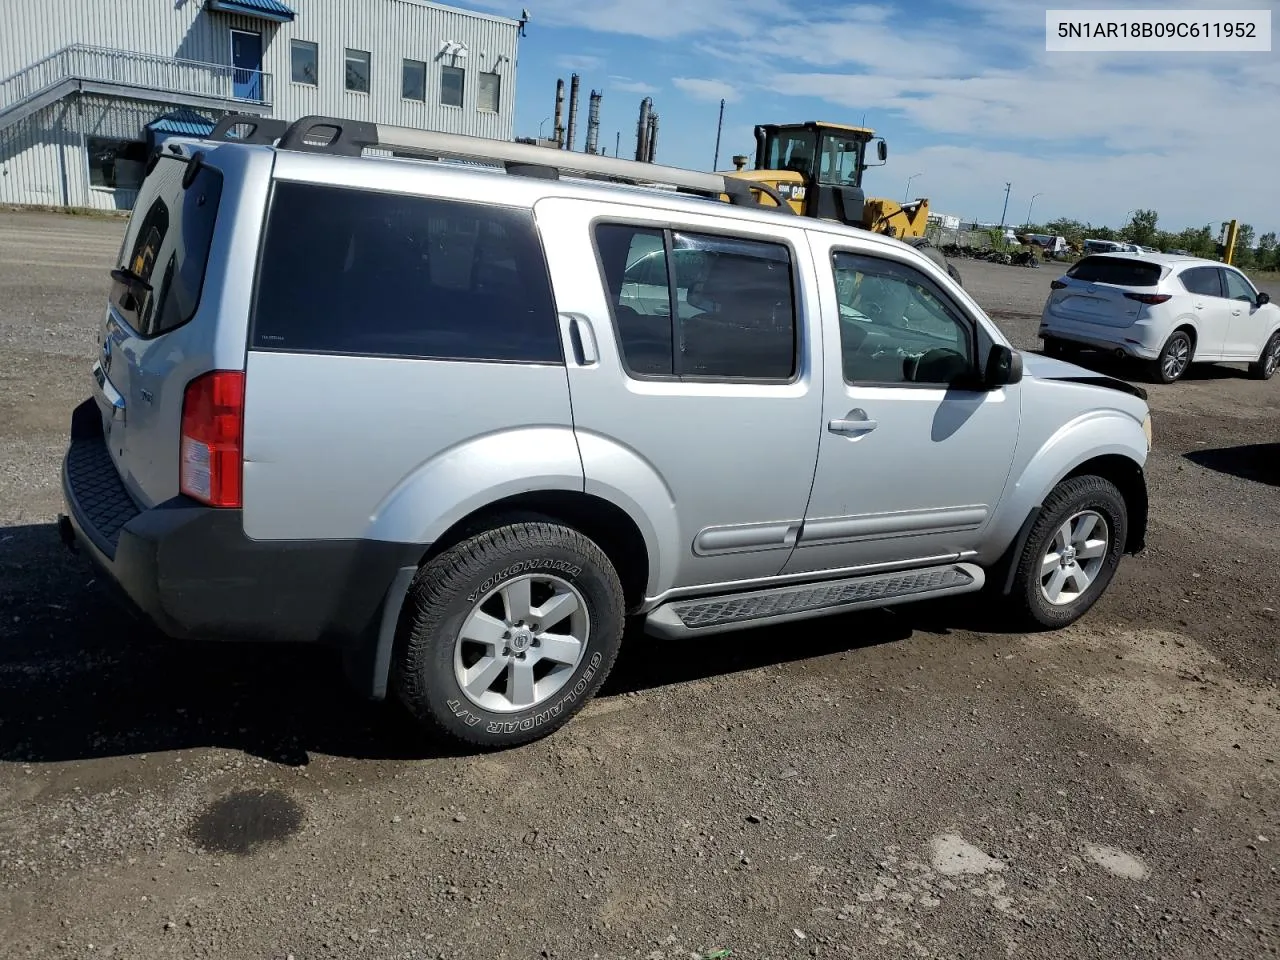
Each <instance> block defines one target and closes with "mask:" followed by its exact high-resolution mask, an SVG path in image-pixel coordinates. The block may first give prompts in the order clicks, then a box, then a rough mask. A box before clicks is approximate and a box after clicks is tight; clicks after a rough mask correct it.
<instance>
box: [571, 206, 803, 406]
mask: <svg viewBox="0 0 1280 960" xmlns="http://www.w3.org/2000/svg"><path fill="white" fill-rule="evenodd" d="M595 237H596V247H597V249H598V251H599V253H600V259H601V263H602V266H603V268H604V275H605V282H606V286H607V289H608V292H609V300H610V309H611V311H612V313H613V317H614V322H615V325H616V327H617V330H618V337H619V342H620V344H621V349H622V354H623V360H624V362H625V364H626V367H627V369H628V370H629V371H630V372H631V373H633V374H637V375H642V376H662V377H677V378H690V379H705V378H715V379H746V380H783V381H785V380H789V379H790V378H791V377H792V376H793V374H794V372H795V369H796V353H797V351H796V309H795V291H794V286H793V277H792V266H791V252H790V249H789V248H788V247H786V246H785V245H783V244H778V243H766V242H763V241H758V240H747V239H743V238H730V237H722V236H713V235H710V234H699V233H693V232H689V231H682V230H670V231H665V232H664V231H663V230H659V229H654V228H647V227H633V226H624V225H620V224H601V225H599V226H597V227H596V231H595ZM668 247H669V248H670V256H668V254H667V249H668Z"/></svg>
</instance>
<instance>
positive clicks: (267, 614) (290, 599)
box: [59, 400, 423, 658]
mask: <svg viewBox="0 0 1280 960" xmlns="http://www.w3.org/2000/svg"><path fill="white" fill-rule="evenodd" d="M62 491H63V499H64V500H65V502H66V507H67V514H66V516H65V518H61V519H60V522H59V526H60V528H61V531H62V535H63V539H64V540H66V541H68V543H69V545H72V544H74V545H76V546H78V547H79V548H80V549H82V550H83V551H84V552H85V553H86V554H87V555H88V556H89V558H90V559H91V560H92V561H93V563H94V564H95V565H96V566H97V567H98V568H99V570H100V571H101V572H102V574H103V575H104V576H105V577H106V578H107V579H108V580H109V581H110V583H111V584H112V585H113V586H115V587H117V588H118V590H119V592H120V593H122V594H123V595H124V597H126V598H127V600H128V601H129V604H130V605H131V606H133V607H134V608H136V610H137V611H138V612H140V613H141V614H142V615H143V616H144V617H145V618H146V619H148V620H150V621H151V622H152V623H154V624H155V625H156V626H157V627H158V628H159V629H160V630H162V631H163V632H164V633H167V634H169V635H170V636H173V637H178V638H193V639H194V638H199V639H228V640H231V639H234V640H271V641H294V642H313V643H327V644H333V645H335V646H339V647H342V648H344V649H345V650H346V651H347V652H348V653H354V654H358V655H360V656H361V657H362V658H363V657H367V656H372V655H373V653H374V650H373V647H375V646H376V645H377V644H378V643H379V634H380V631H381V630H382V629H383V628H384V627H386V625H387V624H386V623H385V622H384V621H386V620H387V619H388V618H387V617H384V616H383V610H384V608H386V607H388V605H389V604H391V603H394V609H393V610H392V614H391V616H390V618H389V619H390V620H391V629H392V631H394V619H395V615H396V614H398V611H399V607H400V601H401V599H402V598H403V586H401V587H400V588H399V595H398V596H396V595H395V594H396V585H397V584H402V583H404V584H405V585H407V579H406V578H405V577H404V575H403V571H405V570H412V569H416V565H417V562H418V560H419V558H420V557H421V555H422V552H423V548H422V547H419V546H417V545H415V544H400V543H388V542H385V541H375V540H291V541H272V540H252V539H250V538H249V537H247V536H246V535H245V533H244V526H243V521H242V518H241V512H240V511H239V510H227V509H215V508H212V507H206V506H204V505H202V504H199V503H197V502H196V501H194V500H191V499H189V498H187V497H183V496H178V497H174V498H172V499H171V500H167V501H165V502H164V503H160V504H157V505H156V506H154V507H152V508H150V509H143V508H141V507H140V506H139V505H138V504H137V503H136V502H135V501H134V500H133V498H132V497H131V496H130V494H129V492H128V490H127V489H126V488H125V486H124V484H123V482H122V481H121V480H120V476H119V474H118V472H117V471H116V468H115V465H114V463H113V462H112V460H111V455H110V453H109V451H108V450H107V448H106V443H105V441H104V437H103V432H102V420H101V414H100V413H99V411H98V407H97V405H96V403H94V401H92V400H88V401H86V402H85V403H83V404H81V405H80V406H79V407H78V408H76V410H75V412H74V413H73V414H72V420H71V442H70V445H69V447H68V450H67V454H66V456H65V457H64V459H63V466H62Z"/></svg>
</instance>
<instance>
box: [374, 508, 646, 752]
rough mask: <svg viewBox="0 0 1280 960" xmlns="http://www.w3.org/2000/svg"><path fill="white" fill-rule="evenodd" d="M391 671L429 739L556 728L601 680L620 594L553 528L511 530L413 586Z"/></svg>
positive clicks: (591, 551) (454, 556)
mask: <svg viewBox="0 0 1280 960" xmlns="http://www.w3.org/2000/svg"><path fill="white" fill-rule="evenodd" d="M406 605H407V609H406V613H407V614H408V617H407V620H408V629H407V631H406V634H405V636H404V637H403V640H402V643H401V644H400V645H399V649H398V653H397V658H396V662H395V687H396V694H397V697H398V699H399V700H400V702H401V703H403V704H404V706H405V707H406V708H407V709H408V710H409V712H410V713H411V714H412V715H413V716H414V717H415V718H417V720H418V721H419V722H421V723H422V725H423V726H424V727H426V728H427V729H428V730H429V731H430V732H432V733H434V734H437V735H440V734H442V735H444V736H445V737H447V738H449V739H452V740H455V741H460V742H462V743H465V744H469V745H472V746H479V747H485V748H503V747H512V746H516V745H518V744H522V743H528V742H530V741H532V740H537V739H540V738H541V737H545V736H547V735H548V734H550V733H552V732H554V731H555V730H557V729H559V728H560V727H561V726H563V725H564V724H565V723H566V722H568V720H569V719H570V718H571V717H572V716H573V715H574V714H575V713H577V712H578V711H579V710H580V709H582V707H583V706H584V705H585V704H586V702H587V701H588V700H590V699H591V698H592V697H593V696H594V695H595V693H596V691H597V690H599V688H600V685H601V684H602V683H604V680H605V677H607V676H608V674H609V671H610V669H612V667H613V663H614V660H615V659H616V657H617V654H618V648H619V646H620V644H621V641H622V632H623V616H624V603H623V594H622V585H621V583H620V582H619V579H618V574H617V572H616V571H615V570H614V568H613V565H612V564H611V563H610V562H609V559H608V557H607V556H605V554H604V552H603V551H602V550H601V549H600V548H599V547H598V546H596V544H595V543H593V542H592V541H591V540H589V539H587V538H586V537H584V536H583V535H582V534H580V533H578V532H577V531H576V530H573V529H570V528H568V527H564V526H561V525H559V524H555V523H541V522H529V523H510V524H507V525H504V526H500V527H497V528H495V529H492V530H489V531H487V532H485V533H481V534H478V535H476V536H474V537H471V538H470V539H468V540H465V541H463V542H462V543H460V544H458V545H457V546H454V547H452V548H451V549H449V550H446V551H445V552H444V553H442V554H440V556H438V557H436V558H435V559H433V560H432V561H431V562H429V563H428V564H426V565H425V566H424V567H423V568H422V569H421V570H420V571H419V572H418V574H417V576H416V577H415V578H414V581H413V584H412V586H411V587H410V589H409V595H408V598H407V599H406Z"/></svg>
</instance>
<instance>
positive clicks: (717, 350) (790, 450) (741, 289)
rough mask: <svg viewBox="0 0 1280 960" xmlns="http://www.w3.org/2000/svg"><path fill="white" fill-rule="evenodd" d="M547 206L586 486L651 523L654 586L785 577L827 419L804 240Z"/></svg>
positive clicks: (753, 228)
mask: <svg viewBox="0 0 1280 960" xmlns="http://www.w3.org/2000/svg"><path fill="white" fill-rule="evenodd" d="M534 213H535V216H536V217H537V220H538V227H539V230H540V231H541V233H542V237H543V246H544V248H545V250H546V253H547V262H548V264H549V266H550V270H551V278H552V282H553V284H554V287H555V296H556V303H557V309H558V310H559V311H560V316H561V320H562V323H564V324H565V327H566V331H567V345H566V352H567V353H568V376H569V391H570V396H571V399H572V403H573V422H574V430H575V433H576V434H577V437H578V445H579V449H580V450H581V453H582V463H583V469H584V472H585V474H586V490H587V492H588V493H597V494H600V495H601V496H603V497H605V498H607V499H610V500H612V501H613V502H615V503H625V502H628V501H630V502H631V503H634V504H635V505H636V508H637V509H636V510H635V511H634V513H635V514H636V515H639V516H641V517H643V518H645V521H646V522H651V523H652V524H653V525H654V529H652V530H651V531H649V534H650V535H651V536H652V537H653V539H654V540H655V541H656V542H655V543H653V544H651V552H654V551H655V550H656V552H657V554H658V556H657V561H658V563H659V565H660V567H661V569H657V570H651V578H650V580H651V585H652V586H653V589H654V590H655V591H656V592H658V593H661V592H663V591H666V590H669V589H672V588H676V589H679V588H688V587H694V586H699V587H704V588H705V587H708V586H710V585H713V584H728V583H741V582H742V581H749V580H754V579H759V578H764V577H770V576H774V575H776V574H777V573H778V572H779V571H780V570H781V569H782V566H783V565H784V564H785V563H786V560H787V557H788V556H789V555H790V553H791V550H792V548H793V546H794V544H795V539H796V536H797V535H798V533H799V530H800V525H801V522H802V520H803V518H804V508H805V502H806V500H807V499H808V496H809V486H810V484H811V483H812V481H813V471H814V465H815V462H816V459H817V451H818V425H819V418H820V416H821V412H822V371H821V368H820V367H819V366H818V357H820V356H821V345H820V344H819V343H816V342H815V336H813V335H811V334H810V331H811V330H813V329H816V323H815V322H814V320H813V319H812V315H813V314H815V313H816V311H817V306H816V304H817V290H816V287H815V286H814V276H813V270H812V269H811V268H810V269H805V266H806V264H807V263H809V262H810V261H809V251H808V248H807V246H806V239H805V231H804V230H803V229H800V228H792V227H783V226H779V225H776V224H764V223H751V222H746V221H741V222H734V221H731V220H728V219H727V218H725V217H724V216H722V215H700V214H695V213H687V214H686V213H683V212H682V213H680V214H679V215H678V219H672V214H671V213H670V212H664V211H662V210H655V209H653V208H652V207H646V206H640V205H637V206H634V207H632V206H624V205H621V204H609V205H601V204H598V203H593V202H588V201H582V200H574V199H568V198H554V197H553V198H547V199H544V200H540V201H538V203H537V204H536V205H535V207H534ZM638 265H640V266H638ZM673 304H674V309H673ZM807 314H808V315H810V317H811V319H810V320H808V322H806V319H805V318H806V315H807Z"/></svg>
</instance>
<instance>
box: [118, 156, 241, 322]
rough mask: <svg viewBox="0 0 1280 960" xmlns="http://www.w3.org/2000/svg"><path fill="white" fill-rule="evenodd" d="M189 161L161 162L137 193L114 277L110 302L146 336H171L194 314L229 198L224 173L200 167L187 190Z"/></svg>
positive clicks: (169, 159)
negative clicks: (224, 190) (219, 220)
mask: <svg viewBox="0 0 1280 960" xmlns="http://www.w3.org/2000/svg"><path fill="white" fill-rule="evenodd" d="M186 172H187V163H186V162H185V161H184V160H182V159H179V158H177V157H172V156H162V157H161V158H160V160H159V161H158V162H157V163H156V166H155V169H154V170H152V171H151V173H150V175H148V176H147V178H146V180H145V181H144V182H143V184H142V189H141V190H140V191H139V192H138V199H137V201H136V202H135V204H134V208H133V214H132V216H131V217H130V219H129V227H128V229H127V230H126V231H125V237H124V243H123V244H122V245H121V248H120V254H121V257H120V261H119V262H118V263H117V264H116V269H115V270H114V271H112V281H113V282H112V286H111V294H110V296H111V302H112V304H113V305H114V306H115V308H116V310H117V311H119V313H120V314H121V316H123V317H124V319H125V321H126V322H127V323H128V324H129V326H130V327H132V328H133V330H134V331H135V332H136V333H137V334H138V335H139V336H142V337H154V336H158V335H160V334H162V333H167V332H169V331H170V330H173V329H175V328H177V327H180V326H181V325H182V324H184V323H186V322H187V321H188V320H190V319H191V318H192V316H194V315H195V312H196V307H198V306H199V305H200V294H201V292H202V290H203V288H204V277H205V270H206V268H207V266H208V263H209V246H210V244H211V243H212V242H213V229H214V226H215V225H216V222H217V218H218V204H219V202H220V200H221V199H222V174H221V173H220V172H219V171H218V170H215V169H214V168H212V167H210V166H208V165H206V164H201V165H200V167H199V169H198V172H197V173H196V175H195V178H194V179H193V180H192V182H191V185H190V186H189V187H187V188H186V189H183V186H182V177H183V175H184V174H185V173H186Z"/></svg>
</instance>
